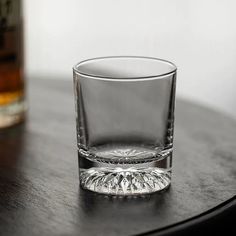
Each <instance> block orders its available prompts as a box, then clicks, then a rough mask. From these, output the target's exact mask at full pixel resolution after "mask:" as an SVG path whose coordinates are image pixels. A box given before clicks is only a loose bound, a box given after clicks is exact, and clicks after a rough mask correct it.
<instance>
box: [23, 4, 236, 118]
mask: <svg viewBox="0 0 236 236" xmlns="http://www.w3.org/2000/svg"><path fill="white" fill-rule="evenodd" d="M235 9H236V1H235V0H198V1H196V0H195V1H194V0H178V1H175V0H165V1H164V0H163V1H160V0H119V1H118V0H99V1H96V0H93V1H92V0H69V1H68V0H50V1H48V0H40V1H39V0H25V1H24V10H25V33H26V40H25V44H26V47H25V48H26V53H25V54H26V73H27V75H28V76H30V77H35V76H37V77H44V76H45V77H46V78H53V79H71V78H72V71H71V67H72V65H74V64H75V63H76V62H78V61H80V60H83V59H86V58H90V57H96V56H106V55H144V56H155V57H160V58H164V59H168V60H170V61H173V62H174V63H176V65H177V66H178V85H177V94H178V96H180V97H184V98H188V99H190V100H193V101H197V102H198V103H203V104H205V105H208V106H211V107H213V108H216V109H220V110H222V111H225V112H226V113H228V114H230V115H234V116H235V117H236V109H235V102H236V95H235V90H236V89H235V88H236V78H235V77H236V23H235V22H236V15H235Z"/></svg>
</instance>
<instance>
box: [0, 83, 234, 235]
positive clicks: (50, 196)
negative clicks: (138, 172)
mask: <svg viewBox="0 0 236 236" xmlns="http://www.w3.org/2000/svg"><path fill="white" fill-rule="evenodd" d="M28 88H29V89H28V90H29V95H28V100H29V112H28V119H27V121H26V122H25V124H24V125H18V126H16V127H14V128H11V129H8V130H5V131H2V132H1V134H0V235H85V236H87V235H96V236H99V235H117V236H118V235H137V234H142V233H144V234H145V235H149V234H150V235H163V234H164V235H165V233H168V232H169V233H171V232H178V231H179V228H181V227H182V226H185V227H188V226H189V225H190V226H191V224H193V225H194V224H198V223H199V222H207V221H209V220H210V219H212V218H214V217H215V216H217V215H220V214H222V213H224V212H228V211H229V209H232V207H233V206H235V200H234V196H235V193H236V188H235V187H236V185H235V176H236V171H235V165H236V121H235V120H233V119H230V118H229V117H226V116H225V115H223V114H221V113H218V112H215V111H213V110H210V109H207V108H204V107H202V106H199V105H196V104H193V103H190V102H186V101H182V100H178V101H177V106H176V123H175V124H176V126H175V142H174V145H175V150H174V160H173V182H172V185H171V187H170V188H169V189H168V190H167V191H165V192H162V193H157V194H153V195H145V196H140V197H136V198H120V197H108V196H104V195H98V194H95V193H91V192H87V191H84V190H81V189H80V188H79V185H78V173H77V171H78V167H77V155H76V140H75V137H76V134H75V114H74V101H73V90H72V82H63V81H58V80H51V81H50V80H46V79H39V80H38V79H32V80H30V81H29V86H28ZM231 213H232V212H231ZM182 228H183V227H182ZM226 230H227V229H226Z"/></svg>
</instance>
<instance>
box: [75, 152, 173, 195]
mask: <svg viewBox="0 0 236 236" xmlns="http://www.w3.org/2000/svg"><path fill="white" fill-rule="evenodd" d="M171 158H172V152H171V151H167V152H165V155H163V157H162V158H160V156H159V157H158V158H157V157H156V159H155V158H154V157H153V159H152V161H150V159H149V161H145V162H144V163H140V162H139V163H137V162H136V163H131V162H129V163H124V162H123V163H111V162H110V163H105V162H101V161H97V160H94V161H93V160H92V159H91V158H90V159H88V158H86V157H84V155H81V154H80V152H79V165H80V185H81V186H82V188H84V189H87V190H90V191H94V192H98V193H103V194H110V195H137V194H149V193H154V192H157V191H161V190H163V189H165V188H167V187H168V186H169V185H170V183H171Z"/></svg>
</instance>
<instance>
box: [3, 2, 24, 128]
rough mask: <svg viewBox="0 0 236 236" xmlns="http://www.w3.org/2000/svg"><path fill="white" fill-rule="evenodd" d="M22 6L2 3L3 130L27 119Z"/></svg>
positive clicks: (17, 3)
mask: <svg viewBox="0 0 236 236" xmlns="http://www.w3.org/2000/svg"><path fill="white" fill-rule="evenodd" d="M20 3H21V1H19V0H0V128H5V127H9V126H11V125H13V124H16V123H19V122H20V121H22V120H24V116H25V114H24V113H25V102H24V80H23V71H22V70H23V56H22V52H23V50H22V46H23V42H22V24H21V8H20V7H21V6H20Z"/></svg>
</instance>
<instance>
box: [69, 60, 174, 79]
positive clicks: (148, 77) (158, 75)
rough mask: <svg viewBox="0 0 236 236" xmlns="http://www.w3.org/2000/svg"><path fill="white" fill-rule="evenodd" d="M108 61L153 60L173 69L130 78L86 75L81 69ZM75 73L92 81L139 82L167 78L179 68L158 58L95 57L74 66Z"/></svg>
mask: <svg viewBox="0 0 236 236" xmlns="http://www.w3.org/2000/svg"><path fill="white" fill-rule="evenodd" d="M107 59H145V60H152V61H157V62H159V63H160V62H161V63H166V64H168V65H170V66H172V67H173V69H170V71H168V72H166V73H159V74H158V73H157V74H150V75H146V76H128V77H114V76H101V75H96V74H92V73H91V74H90V73H85V72H83V71H81V70H80V69H79V66H81V65H83V64H85V63H88V62H96V61H100V60H107ZM73 71H74V72H75V73H77V74H79V75H82V76H85V77H87V78H90V79H98V80H110V81H137V80H149V79H155V78H160V77H165V76H168V75H171V74H174V73H176V71H177V66H176V65H175V64H174V63H173V62H170V61H168V60H165V59H160V58H156V57H147V56H104V57H94V58H90V59H86V60H82V61H80V62H78V63H77V64H75V65H74V66H73Z"/></svg>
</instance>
